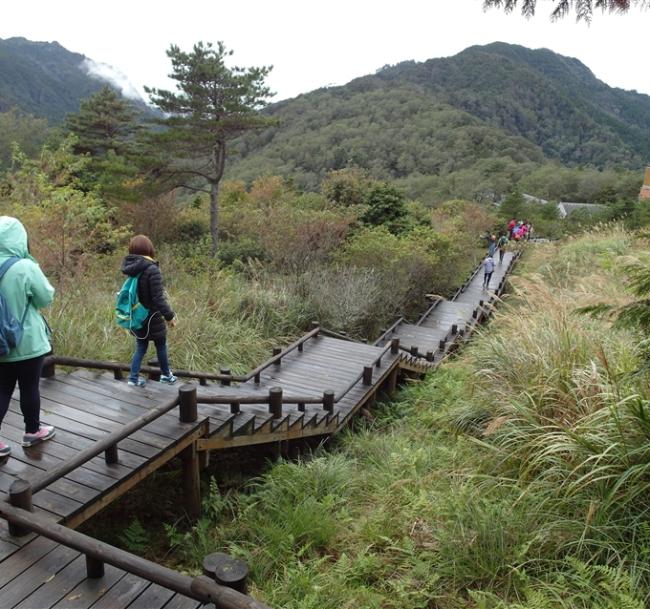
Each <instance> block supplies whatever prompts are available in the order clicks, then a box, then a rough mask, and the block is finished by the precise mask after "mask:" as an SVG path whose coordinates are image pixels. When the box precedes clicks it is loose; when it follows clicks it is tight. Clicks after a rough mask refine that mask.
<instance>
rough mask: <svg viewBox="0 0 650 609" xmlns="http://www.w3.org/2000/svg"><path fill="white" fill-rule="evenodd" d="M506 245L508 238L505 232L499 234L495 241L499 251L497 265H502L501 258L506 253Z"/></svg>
mask: <svg viewBox="0 0 650 609" xmlns="http://www.w3.org/2000/svg"><path fill="white" fill-rule="evenodd" d="M507 245H508V236H507V235H506V234H505V232H503V231H502V232H501V234H500V235H499V239H498V240H497V249H498V250H499V264H503V256H504V255H505V253H506V246H507Z"/></svg>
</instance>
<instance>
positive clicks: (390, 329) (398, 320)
mask: <svg viewBox="0 0 650 609" xmlns="http://www.w3.org/2000/svg"><path fill="white" fill-rule="evenodd" d="M403 321H404V318H403V317H399V318H398V319H396V320H395V321H394V322H393V324H392V325H391V326H390V327H389V328H387V329H386V330H384V332H383V333H382V334H381V336H380V337H379V338H378V339H377V340H375V342H373V343H372V344H373V345H378V344H379V343H380V342H381V341H382V340H384V339H385V338H386V337H387V336H388V335H389V334H391V333H392V332H393V330H395V328H396V327H397V326H399V324H401V323H402V322H403Z"/></svg>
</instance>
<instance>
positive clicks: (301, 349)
mask: <svg viewBox="0 0 650 609" xmlns="http://www.w3.org/2000/svg"><path fill="white" fill-rule="evenodd" d="M304 346H305V343H300V344H299V345H298V353H302V352H303V348H304Z"/></svg>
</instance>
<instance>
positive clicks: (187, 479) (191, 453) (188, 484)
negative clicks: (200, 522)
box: [181, 442, 201, 521]
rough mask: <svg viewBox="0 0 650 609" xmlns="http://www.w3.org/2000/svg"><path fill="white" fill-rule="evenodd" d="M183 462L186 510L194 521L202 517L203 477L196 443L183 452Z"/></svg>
mask: <svg viewBox="0 0 650 609" xmlns="http://www.w3.org/2000/svg"><path fill="white" fill-rule="evenodd" d="M181 462H182V464H183V495H184V497H185V509H186V510H187V515H188V516H189V518H190V520H192V521H194V520H197V519H198V518H199V517H200V516H201V477H200V473H199V455H198V451H197V450H196V443H194V442H192V444H190V445H189V446H188V447H187V448H185V449H183V451H181Z"/></svg>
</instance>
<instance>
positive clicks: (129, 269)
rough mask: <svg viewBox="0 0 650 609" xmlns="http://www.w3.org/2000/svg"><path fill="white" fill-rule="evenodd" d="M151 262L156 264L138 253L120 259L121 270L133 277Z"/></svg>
mask: <svg viewBox="0 0 650 609" xmlns="http://www.w3.org/2000/svg"><path fill="white" fill-rule="evenodd" d="M152 264H158V263H157V262H155V261H154V260H151V259H150V258H145V257H144V256H139V255H138V254H129V255H128V256H125V258H124V260H123V261H122V272H123V273H124V274H125V275H128V276H129V277H135V276H136V275H139V274H140V273H142V271H144V270H145V269H146V268H148V267H150V266H151V265H152Z"/></svg>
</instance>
